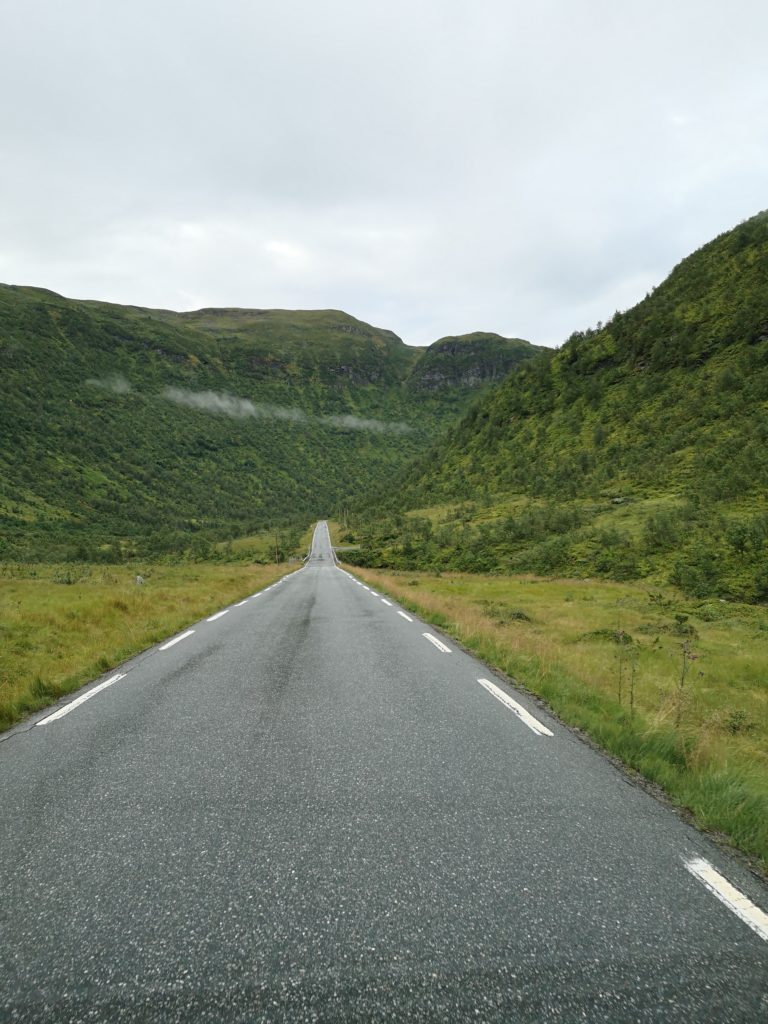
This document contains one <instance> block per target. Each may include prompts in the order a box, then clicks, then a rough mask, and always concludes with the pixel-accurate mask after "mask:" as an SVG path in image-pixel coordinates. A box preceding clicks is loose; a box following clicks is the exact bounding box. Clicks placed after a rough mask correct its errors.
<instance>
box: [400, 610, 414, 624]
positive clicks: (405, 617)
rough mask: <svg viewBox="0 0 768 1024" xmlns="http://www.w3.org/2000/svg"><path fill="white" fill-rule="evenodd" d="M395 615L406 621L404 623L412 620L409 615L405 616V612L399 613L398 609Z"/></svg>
mask: <svg viewBox="0 0 768 1024" xmlns="http://www.w3.org/2000/svg"><path fill="white" fill-rule="evenodd" d="M397 614H398V615H402V617H403V618H404V619H405V620H406V622H413V619H412V618H411V616H410V615H406V614H405V612H401V611H400V610H399V609H398V612H397Z"/></svg>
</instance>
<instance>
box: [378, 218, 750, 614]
mask: <svg viewBox="0 0 768 1024" xmlns="http://www.w3.org/2000/svg"><path fill="white" fill-rule="evenodd" d="M396 493H397V495H398V498H397V502H396V503H392V504H391V506H390V512H391V513H392V515H390V518H389V519H388V520H387V521H385V522H380V523H379V524H378V525H374V526H369V527H366V528H364V529H362V530H361V535H362V537H363V540H364V545H365V547H364V552H363V553H362V554H361V556H360V557H361V559H362V560H367V561H368V562H369V564H381V565H385V564H392V565H401V566H405V565H412V566H416V565H419V566H434V567H443V566H445V567H453V568H459V569H482V570H496V569H501V570H517V571H523V570H531V571H536V572H545V573H563V574H571V575H573V574H577V575H584V576H589V575H605V576H611V577H614V578H619V579H633V578H649V579H657V580H659V581H668V582H672V583H675V584H677V585H678V586H680V587H681V588H682V589H684V590H686V591H687V592H689V593H692V594H698V595H701V596H704V595H709V594H713V593H717V594H721V595H722V596H725V597H729V596H731V597H742V598H746V599H748V600H766V599H768V557H767V556H768V547H767V544H768V506H767V505H766V494H768V214H766V213H761V214H759V215H758V216H756V217H754V218H752V219H751V220H749V221H747V222H745V223H743V224H740V225H739V226H738V227H736V228H735V229H734V230H732V231H729V232H727V233H725V234H723V235H721V236H719V237H718V238H716V239H715V240H714V241H712V242H710V243H709V244H708V245H705V246H704V247H703V248H702V249H700V250H698V251H697V252H695V253H694V254H693V255H691V256H689V257H688V258H687V259H685V260H683V261H682V262H681V263H680V264H679V265H678V266H677V267H676V268H675V269H674V270H673V272H672V273H671V274H670V276H669V277H668V278H667V279H666V281H664V283H663V284H661V285H660V286H659V287H658V288H657V289H655V290H654V291H653V292H652V293H651V294H650V295H648V296H647V297H646V298H645V299H644V300H643V301H642V302H640V303H639V304H638V305H637V306H635V307H634V308H633V309H631V310H629V311H627V312H625V313H617V314H616V315H615V316H614V317H613V318H612V319H611V320H610V321H609V322H608V323H606V324H604V325H598V329H597V330H590V331H586V332H583V333H577V334H574V335H573V336H572V337H571V338H570V339H569V340H568V342H567V343H566V344H565V345H564V346H563V347H562V349H560V350H559V351H558V352H557V353H556V354H555V355H554V356H553V357H552V358H546V357H540V358H538V359H536V360H533V361H531V362H530V363H527V364H526V365H525V366H524V367H523V368H521V369H520V370H519V372H517V373H516V374H513V375H512V376H510V377H509V378H507V379H506V380H505V381H504V383H503V384H502V385H501V386H500V387H499V388H497V389H496V390H495V391H494V392H492V393H491V394H489V395H488V396H487V397H486V398H485V399H484V400H483V401H482V402H480V403H478V404H477V405H476V406H475V407H473V408H472V410H471V411H470V412H469V413H468V415H467V416H466V417H465V419H464V420H463V421H462V422H461V423H460V424H459V425H458V426H457V427H456V428H455V429H454V430H453V431H452V432H451V434H450V435H449V437H448V439H447V440H446V441H444V442H443V443H441V445H440V446H439V448H438V449H436V450H433V451H431V452H430V453H428V454H427V455H426V456H425V457H424V458H423V459H422V460H421V461H418V462H417V463H416V465H415V466H414V467H413V468H412V469H411V471H410V472H409V473H408V474H407V476H406V477H405V479H404V480H403V481H402V482H401V485H400V486H399V487H398V488H397V489H396ZM419 509H421V510H425V511H424V512H423V514H421V515H411V516H409V517H408V518H407V519H406V520H402V519H397V518H396V516H397V515H398V514H401V513H403V512H406V511H408V510H419ZM393 517H394V518H393ZM368 518H370V514H369V516H368Z"/></svg>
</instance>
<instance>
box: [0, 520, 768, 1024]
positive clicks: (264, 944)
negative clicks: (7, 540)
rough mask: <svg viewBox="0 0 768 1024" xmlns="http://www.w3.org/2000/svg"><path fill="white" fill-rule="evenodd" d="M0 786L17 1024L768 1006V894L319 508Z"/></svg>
mask: <svg viewBox="0 0 768 1024" xmlns="http://www.w3.org/2000/svg"><path fill="white" fill-rule="evenodd" d="M104 684H108V685H104ZM89 694H91V696H90V697H89V696H88V695H89ZM83 698H87V699H83ZM0 780H2V781H1V784H0V785H1V789H0V792H1V794H2V830H1V835H0V876H1V877H0V892H1V893H2V898H1V899H0V1020H2V1021H13V1022H26V1021H35V1022H46V1024H59V1022H62V1024H63V1022H83V1024H85V1022H89V1024H90V1022H105V1024H106V1022H109V1024H112V1022H119V1021H141V1022H145V1021H157V1022H163V1024H165V1022H177V1021H178V1022H181V1021H183V1022H195V1024H203V1022H210V1024H213V1022H217V1024H218V1022H230V1021H237V1022H243V1024H246V1022H247V1024H251V1022H256V1021H265V1022H266V1021H270V1022H272V1021H275V1022H278V1021H279V1022H286V1024H289V1022H290V1024H297V1022H310V1021H312V1022H315V1021H318V1022H328V1024H335V1022H353V1021H354V1022H367V1021H377V1022H378V1021H382V1022H383V1021H389V1022H401V1021H420V1022H426V1021H429V1022H433V1021H434V1022H438V1021H439V1022H441V1024H452V1022H461V1021H472V1022H495V1024H496V1022H497V1024H502V1022H503V1024H509V1022H514V1021H531V1022H536V1024H540V1022H547V1021H557V1022H571V1021H574V1022H575V1021H586V1022H588V1024H594V1022H603V1021H605V1022H612V1024H613V1022H633V1024H634V1022H645V1021H648V1022H651V1021H653V1022H654V1024H655V1022H670V1024H691V1022H702V1024H703V1022H706V1024H720V1022H749V1024H756V1022H759V1021H768V941H766V939H768V918H766V917H765V914H764V913H762V912H763V911H765V910H766V909H768V890H767V887H766V886H765V885H764V884H763V883H762V882H761V881H759V880H758V879H757V878H755V877H754V876H753V875H751V874H750V873H749V872H748V871H747V870H745V869H744V868H743V867H742V866H741V864H740V862H739V861H738V860H737V859H736V858H735V857H732V856H730V855H729V854H727V853H724V852H723V851H721V850H719V849H718V848H717V847H715V846H714V845H713V844H711V843H710V842H709V841H708V840H707V839H706V838H705V837H704V836H703V835H701V834H700V833H698V832H697V831H695V830H694V829H692V828H690V827H688V826H687V825H685V824H684V823H683V822H682V821H681V820H680V819H679V817H678V816H676V815H675V814H674V813H673V812H671V811H670V810H668V809H667V808H665V807H663V806H662V805H660V804H659V803H657V802H656V801H655V800H653V799H652V798H651V797H650V796H648V795H647V794H646V793H644V792H643V791H642V790H640V789H639V788H637V787H636V786H634V785H632V784H631V783H630V782H628V781H627V779H626V778H625V777H624V776H623V775H622V774H621V773H620V772H619V771H617V770H616V769H615V768H614V767H613V766H612V765H611V764H610V763H609V762H608V761H607V760H605V759H604V758H602V757H600V756H599V755H598V754H596V753H595V752H593V751H592V750H591V749H590V748H588V747H587V746H585V745H584V744H583V743H582V742H581V741H580V740H579V739H578V738H577V737H576V736H575V735H574V734H573V733H572V732H570V731H569V730H567V729H565V728H564V727H562V726H561V725H559V724H558V723H557V722H556V721H554V720H553V719H552V718H550V717H549V716H548V715H546V714H545V713H544V712H543V711H542V710H541V708H539V707H538V706H536V704H534V703H533V702H531V701H530V700H529V699H528V698H527V697H526V696H524V695H521V694H519V693H516V692H514V691H512V690H511V689H510V688H509V687H508V686H507V685H506V684H505V683H504V682H502V681H501V680H499V679H498V678H497V677H495V676H494V675H493V673H492V672H491V671H490V670H489V669H488V668H487V666H485V665H483V664H481V663H480V662H478V661H476V660H475V659H474V658H471V657H469V656H468V655H466V654H465V653H463V652H462V651H461V650H459V649H457V648H456V646H455V644H454V643H453V642H452V641H451V640H450V639H448V638H446V637H445V636H443V635H441V634H440V633H439V632H438V631H437V630H435V629H434V627H432V626H427V625H425V624H424V623H422V622H419V621H418V619H416V618H414V617H413V616H412V615H410V613H407V612H405V611H404V610H403V609H402V608H399V607H398V606H397V604H396V603H395V602H394V601H392V600H391V599H388V598H385V596H384V595H380V594H377V593H375V592H374V591H372V590H370V589H369V588H368V587H367V586H363V585H362V584H361V583H359V582H357V581H356V580H355V579H354V578H352V577H351V576H350V575H349V574H347V573H346V572H345V571H343V570H342V569H340V568H337V567H336V565H335V562H334V557H333V552H332V549H331V545H330V541H329V537H328V532H327V528H326V525H325V524H324V523H319V524H318V526H317V528H316V530H315V536H314V540H313V544H312V550H311V555H310V557H309V558H308V559H307V562H306V565H305V567H304V568H302V569H301V570H299V571H298V572H296V573H294V574H293V575H291V576H288V577H286V579H285V580H284V581H283V582H281V583H279V584H276V585H275V586H273V587H271V588H268V589H267V590H265V591H263V592H261V593H260V594H257V595H254V596H253V597H251V598H249V599H248V600H247V601H243V602H238V603H237V604H235V605H232V606H230V607H229V608H227V609H222V610H221V612H220V613H218V614H217V615H213V616H210V617H209V619H207V620H204V621H201V622H199V623H192V624H190V627H189V630H183V631H182V632H181V633H180V634H178V635H177V637H169V638H168V641H166V642H165V643H163V644H160V645H158V646H157V647H155V648H152V649H151V650H150V651H148V652H145V654H143V655H141V656H140V657H138V658H135V659H134V660H133V661H131V662H129V663H128V664H127V665H125V666H123V668H122V669H121V670H120V672H119V673H113V674H112V675H110V676H109V677H107V678H105V679H104V680H101V681H99V683H98V684H96V685H94V686H91V687H89V688H86V689H85V690H84V691H81V693H79V694H77V695H75V697H74V698H70V699H69V701H68V702H67V703H66V704H62V705H61V706H60V707H59V708H55V709H49V710H48V711H47V712H45V713H42V714H40V715H38V716H36V717H35V718H34V719H32V720H30V721H29V722H27V723H25V724H24V725H22V726H20V727H18V728H16V729H15V730H13V731H12V732H11V733H10V734H8V735H7V736H6V737H5V739H4V741H3V742H2V743H0ZM729 886H730V887H731V888H729ZM734 887H735V888H734ZM761 914H762V916H761Z"/></svg>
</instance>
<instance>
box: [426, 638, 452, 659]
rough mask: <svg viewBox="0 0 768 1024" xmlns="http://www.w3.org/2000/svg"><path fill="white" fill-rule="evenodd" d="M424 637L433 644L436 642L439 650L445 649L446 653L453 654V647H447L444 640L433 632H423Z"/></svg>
mask: <svg viewBox="0 0 768 1024" xmlns="http://www.w3.org/2000/svg"><path fill="white" fill-rule="evenodd" d="M421 635H422V636H423V637H426V638H427V640H429V642H430V643H431V644H434V645H435V647H436V648H437V649H438V651H443V652H444V653H445V654H451V653H452V651H451V648H450V647H446V646H445V644H444V643H443V641H442V640H438V639H437V637H436V636H432V634H431V633H422V634H421Z"/></svg>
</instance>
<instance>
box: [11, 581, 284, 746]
mask: <svg viewBox="0 0 768 1024" xmlns="http://www.w3.org/2000/svg"><path fill="white" fill-rule="evenodd" d="M293 568H294V567H293V566H289V565H285V564H283V565H280V566H275V565H247V564H239V563H229V564H211V563H194V564H190V563H186V564H181V565H162V564H156V565H153V564H146V565H144V566H141V567H138V568H137V567H133V568H127V567H125V566H119V567H117V566H103V565H102V566H96V565H87V564H65V565H59V566H56V565H36V566H28V565H25V566H9V565H5V566H2V568H1V571H0V729H7V728H9V727H10V726H12V725H14V724H15V723H16V722H19V721H20V720H21V719H23V718H24V717H25V716H26V715H28V714H30V713H31V712H33V711H37V710H39V709H40V708H43V707H45V706H46V705H48V704H51V703H52V702H54V701H56V700H58V698H59V697H61V696H63V695H64V694H67V693H71V692H72V691H73V690H75V689H77V688H78V687H79V686H82V685H83V684H84V683H86V682H88V681H89V680H91V679H94V678H95V677H97V676H99V675H101V674H102V673H104V672H107V671H109V669H111V668H114V667H115V666H116V665H119V664H120V663H121V662H123V661H125V660H126V658H130V657H131V656H132V655H134V654H137V653H139V652H140V651H142V650H144V649H145V648H147V647H149V646H151V645H152V644H154V643H157V642H158V641H159V640H162V639H164V638H165V637H168V636H171V635H172V634H173V633H175V632H177V631H178V630H179V629H182V628H183V627H184V626H187V625H189V623H191V622H195V621H196V620H197V619H200V618H202V617H203V616H205V615H209V614H211V613H212V612H214V611H217V610H218V609H219V608H222V607H223V606H225V605H227V604H229V603H231V602H232V601H235V600H237V599H239V598H242V597H244V596H245V595H247V594H250V593H253V592H254V591H256V590H259V589H261V588H262V587H264V586H267V585H268V584H269V583H272V582H273V581H274V580H276V579H278V578H279V577H281V576H283V575H285V573H286V572H289V571H291V570H292V569H293ZM137 573H139V574H141V575H143V577H144V583H143V584H142V585H137V584H136V575H137Z"/></svg>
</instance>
